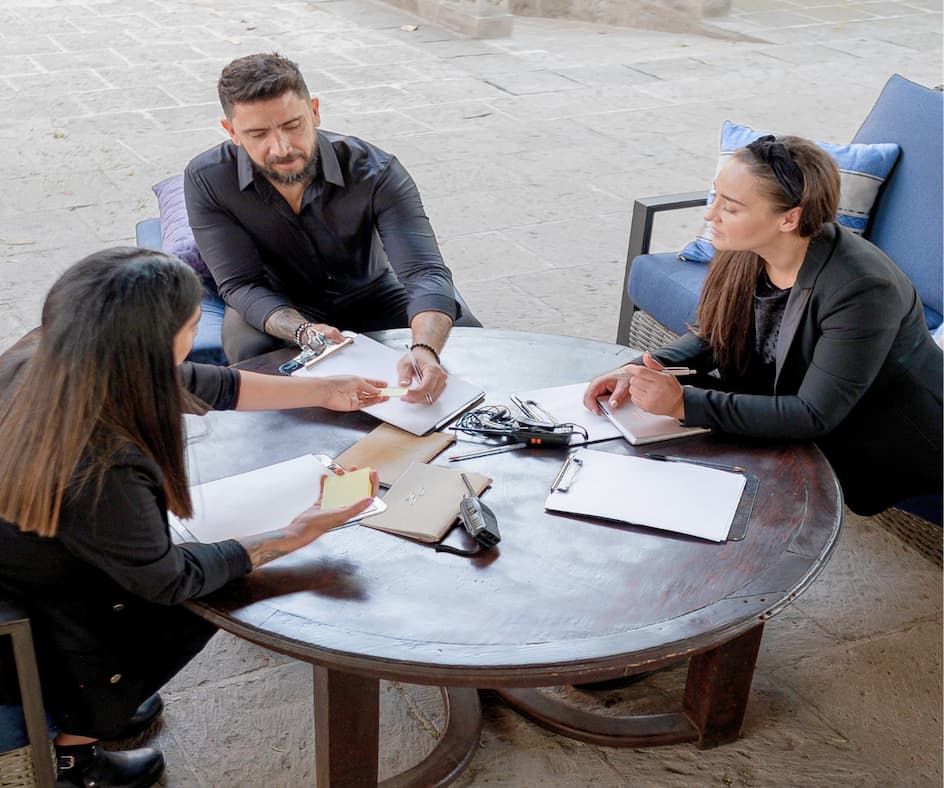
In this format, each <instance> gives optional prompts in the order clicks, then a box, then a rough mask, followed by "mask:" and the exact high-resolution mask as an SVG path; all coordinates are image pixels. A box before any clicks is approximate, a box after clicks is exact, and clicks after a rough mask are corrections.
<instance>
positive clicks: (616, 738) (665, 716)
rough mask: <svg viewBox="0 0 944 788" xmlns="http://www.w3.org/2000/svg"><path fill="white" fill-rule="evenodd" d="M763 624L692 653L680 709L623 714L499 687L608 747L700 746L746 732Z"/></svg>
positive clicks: (531, 710) (523, 706)
mask: <svg viewBox="0 0 944 788" xmlns="http://www.w3.org/2000/svg"><path fill="white" fill-rule="evenodd" d="M763 633H764V625H763V624H759V625H758V626H756V627H754V628H752V629H750V630H748V631H747V632H745V633H743V634H741V635H738V636H737V637H735V638H733V639H731V640H729V641H727V642H726V643H722V644H721V645H720V646H716V647H715V648H713V649H710V650H709V651H706V652H704V653H702V654H698V655H696V656H694V657H692V658H691V659H690V660H689V663H688V677H687V679H686V683H685V693H684V696H683V700H682V708H681V710H680V711H666V712H664V713H661V714H633V715H627V716H624V717H616V716H610V715H602V714H597V713H595V712H594V711H588V710H586V709H580V708H576V707H574V706H572V705H570V704H568V703H565V702H564V701H562V700H559V699H558V698H554V697H552V696H550V695H546V694H544V693H542V692H541V691H540V690H537V689H500V690H498V694H499V695H501V696H502V697H503V698H504V699H505V700H506V701H507V702H508V703H509V705H511V706H512V707H513V708H515V709H516V710H518V711H519V712H521V713H522V714H524V715H525V716H527V717H530V718H531V719H533V720H534V721H535V722H537V723H539V724H540V725H542V726H544V727H545V728H549V729H550V730H552V731H554V732H556V733H560V734H562V735H564V736H568V737H569V738H572V739H578V740H580V741H586V742H590V743H591V744H600V745H604V746H609V747H653V746H658V745H664V744H680V743H682V742H695V743H696V745H697V746H698V748H699V749H707V748H710V747H715V746H717V745H719V744H725V743H727V742H730V741H734V740H735V739H737V737H738V736H739V735H740V733H741V724H742V723H743V721H744V712H745V710H746V709H747V699H748V697H749V695H750V690H751V681H752V679H753V678H754V665H755V664H756V662H757V652H758V650H759V648H760V641H761V636H762V635H763Z"/></svg>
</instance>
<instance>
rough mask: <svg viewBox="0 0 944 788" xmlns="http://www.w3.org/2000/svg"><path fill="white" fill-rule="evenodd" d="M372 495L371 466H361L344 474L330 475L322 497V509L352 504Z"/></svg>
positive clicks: (326, 480)
mask: <svg viewBox="0 0 944 788" xmlns="http://www.w3.org/2000/svg"><path fill="white" fill-rule="evenodd" d="M369 497H370V468H359V469H358V470H356V471H350V472H349V473H345V474H344V475H343V476H328V477H327V478H326V479H325V483H324V495H323V496H322V498H321V508H322V509H337V508H339V507H341V506H350V505H351V504H352V503H357V502H358V501H363V500H364V499H365V498H369Z"/></svg>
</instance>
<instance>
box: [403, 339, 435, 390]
mask: <svg viewBox="0 0 944 788" xmlns="http://www.w3.org/2000/svg"><path fill="white" fill-rule="evenodd" d="M404 347H405V348H406V353H407V355H408V356H409V357H410V366H412V367H413V374H414V375H416V379H417V380H418V381H419V382H420V385H422V383H423V375H422V373H421V372H420V368H419V365H418V364H417V363H416V356H414V355H413V348H411V347H410V346H409V345H408V344H407V345H404ZM426 401H427V402H428V403H429V404H430V405H432V404H433V398H432V397H431V396H430V395H429V392H428V391H427V392H426Z"/></svg>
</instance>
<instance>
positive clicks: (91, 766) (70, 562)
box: [0, 248, 383, 787]
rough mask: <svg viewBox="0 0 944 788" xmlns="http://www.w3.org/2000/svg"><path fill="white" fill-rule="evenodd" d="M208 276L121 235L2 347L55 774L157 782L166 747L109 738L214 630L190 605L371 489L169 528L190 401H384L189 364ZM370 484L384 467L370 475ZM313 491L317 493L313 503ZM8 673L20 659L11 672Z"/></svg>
mask: <svg viewBox="0 0 944 788" xmlns="http://www.w3.org/2000/svg"><path fill="white" fill-rule="evenodd" d="M201 295H202V285H201V283H200V281H199V279H198V277H197V276H196V275H195V274H194V273H193V272H192V271H191V270H190V269H189V268H188V267H187V266H186V265H184V264H183V263H182V262H180V261H179V260H177V259H176V258H174V257H170V256H167V255H164V254H161V253H159V252H152V251H147V250H142V249H133V248H119V249H110V250H106V251H103V252H100V253H98V254H93V255H91V256H89V257H87V258H85V259H84V260H81V261H80V262H78V263H77V264H75V265H74V266H72V267H71V268H69V269H68V270H67V271H66V272H65V273H64V274H63V275H62V276H61V278H60V279H59V280H58V281H57V282H56V283H55V285H54V286H53V287H52V289H51V290H50V292H49V294H48V296H47V298H46V301H45V305H44V307H43V314H42V325H41V327H40V328H38V329H37V330H35V331H34V332H32V333H31V334H29V335H27V336H26V337H25V338H24V339H22V340H21V341H20V342H18V343H17V344H16V345H15V346H14V347H13V348H11V349H10V350H9V351H7V352H6V353H5V354H3V356H0V436H2V443H3V451H2V452H0V594H3V595H4V596H13V597H15V598H16V599H17V600H18V601H20V602H21V603H22V604H23V605H24V606H25V607H26V608H27V609H28V611H29V614H30V620H31V624H32V628H33V634H34V638H35V643H36V650H37V654H38V658H39V663H40V673H41V679H42V685H43V693H44V697H45V702H46V708H47V710H48V712H49V713H50V714H51V716H52V717H53V719H54V721H55V723H56V725H57V727H58V730H59V731H60V732H59V734H58V736H57V737H56V739H55V747H56V754H57V756H58V757H57V765H58V783H57V784H58V785H60V786H86V785H93V784H94V785H97V786H113V787H115V786H122V787H130V786H147V785H151V784H152V783H153V782H154V781H155V780H156V779H157V778H158V777H159V776H160V774H161V772H162V771H163V768H164V761H163V757H162V755H161V754H160V752H158V751H157V750H154V749H150V748H143V749H139V750H131V751H126V752H107V751H105V750H104V749H103V748H102V747H101V745H100V743H99V740H101V739H106V740H107V739H120V738H125V737H127V736H128V735H131V734H133V733H135V732H136V731H139V730H141V729H142V728H143V727H146V726H147V725H148V724H149V723H150V721H151V720H153V719H154V717H155V716H156V715H157V714H158V713H159V712H160V710H161V701H160V697H159V696H158V695H157V694H156V693H157V690H158V689H159V688H160V687H161V686H162V685H163V684H164V683H165V682H166V681H167V680H168V679H170V678H171V677H172V676H173V675H174V674H175V673H176V672H177V671H179V670H180V669H181V668H182V667H183V666H184V665H185V664H186V663H187V662H188V661H189V660H190V659H191V658H192V657H193V656H194V655H195V654H196V653H198V652H199V651H200V649H202V648H203V646H204V645H205V644H206V642H207V640H209V638H210V637H211V636H212V634H213V632H214V631H215V630H214V627H212V626H210V625H209V624H207V623H206V622H204V621H202V620H201V619H199V618H197V617H196V616H195V615H194V614H192V613H190V612H189V611H188V610H186V609H185V608H184V607H182V606H181V605H179V604H178V603H180V602H183V601H185V600H188V599H192V598H194V597H199V596H201V595H204V594H207V593H209V592H211V591H213V590H215V589H217V588H219V587H220V586H222V585H223V584H225V583H226V582H228V581H229V580H231V579H233V578H236V577H240V576H242V575H245V574H246V573H247V572H250V571H251V570H253V569H254V568H256V567H257V566H260V565H261V564H263V563H265V562H267V561H270V560H272V559H274V558H277V557H278V556H280V555H284V554H286V553H288V552H291V551H293V550H295V549H298V548H299V547H302V546H304V545H306V544H308V543H309V542H311V541H312V540H314V539H317V538H318V537H319V536H321V535H322V534H323V533H325V532H326V531H328V530H329V529H331V528H333V527H335V526H337V525H340V524H341V523H343V522H345V521H346V520H348V519H350V518H351V517H353V516H355V515H356V514H358V513H359V512H361V511H363V509H364V508H365V507H366V506H367V505H368V501H366V500H365V501H361V502H360V503H358V504H356V505H354V506H350V507H347V508H345V509H336V510H331V511H321V509H320V508H319V506H318V504H317V503H313V505H312V507H311V508H309V509H307V510H305V511H304V512H301V513H299V514H298V516H297V517H296V518H295V519H294V520H293V521H292V522H291V524H289V525H288V526H287V527H285V528H282V529H280V530H277V531H270V532H266V533H261V534H259V535H257V536H254V537H247V538H241V539H238V540H228V541H223V542H218V543H215V544H181V545H174V544H173V543H172V542H171V538H170V532H169V528H168V522H167V512H168V510H169V511H171V512H173V513H174V514H176V515H178V516H180V517H187V516H189V515H190V514H191V513H192V506H191V500H190V492H189V487H188V483H187V475H186V472H185V468H184V435H183V425H182V414H183V413H185V412H188V411H189V412H203V411H205V409H206V408H207V407H210V408H214V409H231V408H235V409H241V410H253V409H262V408H295V407H308V406H321V407H326V408H331V409H334V410H355V409H358V408H360V407H363V405H364V404H368V403H376V402H378V401H381V398H380V397H378V394H379V389H378V386H382V385H383V383H382V382H380V381H368V380H363V379H361V378H355V377H335V378H324V379H321V380H316V379H311V378H307V379H296V378H285V377H277V376H268V375H257V374H253V373H247V372H239V371H236V370H233V369H229V368H224V367H211V366H204V365H196V364H186V363H183V362H184V359H185V357H186V356H187V354H188V353H189V351H190V348H191V345H192V341H193V336H194V334H195V332H196V325H197V321H198V320H199V316H200V299H201ZM373 481H374V489H376V478H374V480H373ZM316 497H317V491H314V490H313V493H312V499H313V501H314V499H315V498H316ZM4 673H5V674H6V675H7V676H9V671H4Z"/></svg>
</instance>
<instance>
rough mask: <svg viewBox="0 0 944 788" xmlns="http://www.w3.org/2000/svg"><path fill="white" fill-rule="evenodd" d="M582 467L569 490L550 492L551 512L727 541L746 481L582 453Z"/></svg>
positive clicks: (653, 462) (678, 464) (693, 468)
mask: <svg viewBox="0 0 944 788" xmlns="http://www.w3.org/2000/svg"><path fill="white" fill-rule="evenodd" d="M574 456H575V457H576V458H577V459H579V460H580V461H581V463H582V465H580V467H579V470H578V471H577V472H576V474H574V475H573V477H572V481H571V483H570V485H569V487H568V489H567V491H566V492H564V491H562V490H557V491H555V492H552V493H551V494H550V495H549V496H548V497H547V501H546V502H545V504H544V506H545V508H547V509H551V510H552V511H557V512H567V513H569V514H579V515H586V516H589V517H603V518H606V519H608V520H618V521H621V522H624V523H630V524H634V525H645V526H649V527H650V528H660V529H662V530H664V531H674V532H676V533H680V534H688V535H690V536H698V537H700V538H702V539H710V540H712V541H715V542H723V541H724V540H725V539H726V538H727V536H728V531H729V530H730V529H731V523H732V522H733V521H734V515H735V513H736V512H737V508H738V504H739V503H740V501H741V494H742V493H743V491H744V486H745V484H746V483H747V479H746V478H745V477H744V476H743V475H742V474H740V473H730V472H728V471H720V470H716V469H714V468H705V467H702V466H699V465H688V464H685V463H681V462H660V461H658V460H647V459H643V458H642V457H627V456H625V455H622V454H609V453H607V452H602V451H592V450H590V449H580V450H579V451H577V452H576V453H575V455H574Z"/></svg>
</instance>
